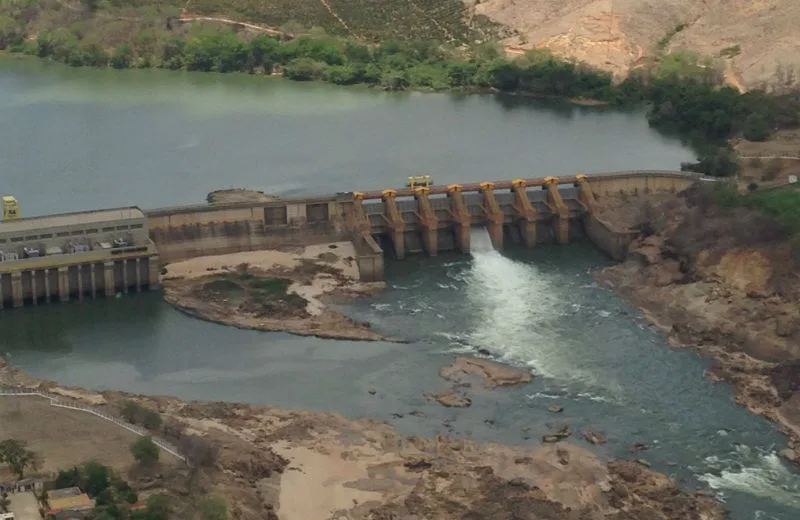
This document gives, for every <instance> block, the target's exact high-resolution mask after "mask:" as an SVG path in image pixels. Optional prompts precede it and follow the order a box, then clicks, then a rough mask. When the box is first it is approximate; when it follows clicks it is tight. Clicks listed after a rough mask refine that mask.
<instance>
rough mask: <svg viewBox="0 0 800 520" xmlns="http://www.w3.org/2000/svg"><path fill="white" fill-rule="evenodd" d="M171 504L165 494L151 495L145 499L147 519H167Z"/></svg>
mask: <svg viewBox="0 0 800 520" xmlns="http://www.w3.org/2000/svg"><path fill="white" fill-rule="evenodd" d="M171 512H172V505H171V504H170V501H169V497H167V496H166V495H151V496H150V497H149V498H148V499H147V520H169V514H170V513H171Z"/></svg>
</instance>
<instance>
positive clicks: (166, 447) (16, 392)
mask: <svg viewBox="0 0 800 520" xmlns="http://www.w3.org/2000/svg"><path fill="white" fill-rule="evenodd" d="M0 396H10V397H25V396H32V397H41V398H43V399H47V400H48V401H49V402H50V406H55V407H57V408H66V409H69V410H78V411H81V412H86V413H89V414H92V415H94V416H96V417H100V418H101V419H105V420H106V421H109V422H112V423H114V424H116V425H117V426H119V427H120V428H125V429H126V430H128V431H129V432H132V433H135V434H136V435H139V436H140V437H145V436H150V437H151V438H152V439H153V443H154V444H155V445H156V446H158V447H159V448H161V449H162V450H163V451H165V452H166V453H169V454H170V455H172V456H173V457H177V458H178V459H180V460H181V461H183V462H186V457H184V456H183V455H181V454H180V452H179V451H178V448H176V447H175V446H173V445H172V444H170V443H168V442H166V441H164V440H161V439H158V438H156V437H153V436H152V434H151V433H150V432H148V431H147V430H145V429H144V428H139V427H138V426H135V425H133V424H130V423H128V422H126V421H123V420H122V419H119V418H117V417H114V416H113V415H109V414H107V413H105V412H102V411H100V410H98V409H96V408H93V407H91V406H88V405H85V404H81V403H78V402H65V401H61V400H59V399H60V396H55V395H53V394H48V393H45V392H42V391H40V390H36V389H32V388H2V387H0Z"/></svg>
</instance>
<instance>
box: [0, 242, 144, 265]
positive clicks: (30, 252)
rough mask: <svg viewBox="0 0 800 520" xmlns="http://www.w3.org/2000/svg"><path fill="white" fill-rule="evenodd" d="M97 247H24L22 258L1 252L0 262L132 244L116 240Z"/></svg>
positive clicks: (68, 245) (98, 244)
mask: <svg viewBox="0 0 800 520" xmlns="http://www.w3.org/2000/svg"><path fill="white" fill-rule="evenodd" d="M95 245H96V246H97V247H94V248H93V247H92V246H89V245H87V244H73V243H70V244H67V248H66V251H64V249H62V248H60V247H58V246H52V247H48V248H47V249H44V250H42V249H40V248H36V247H23V248H22V256H21V257H20V254H19V252H18V251H6V252H4V251H2V250H0V262H12V261H14V260H19V259H20V258H38V257H40V256H55V255H63V254H75V253H86V252H88V251H92V250H93V249H101V250H109V249H115V248H120V247H127V246H129V245H131V244H130V242H129V241H128V240H126V239H124V238H115V239H114V240H113V241H112V242H98V243H97V244H95Z"/></svg>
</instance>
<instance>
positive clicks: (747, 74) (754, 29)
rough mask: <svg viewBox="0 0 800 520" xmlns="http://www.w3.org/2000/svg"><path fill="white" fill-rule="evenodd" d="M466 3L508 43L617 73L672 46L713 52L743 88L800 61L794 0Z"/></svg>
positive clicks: (789, 72) (787, 71) (779, 78)
mask: <svg viewBox="0 0 800 520" xmlns="http://www.w3.org/2000/svg"><path fill="white" fill-rule="evenodd" d="M467 1H468V2H474V3H475V4H476V5H474V6H472V7H471V9H473V10H474V11H475V12H476V13H478V14H482V15H485V16H487V17H488V18H490V19H492V20H494V21H496V22H498V23H501V24H503V25H505V26H507V27H510V28H513V29H515V30H516V31H517V33H518V35H517V36H515V37H513V38H511V39H509V40H508V41H509V44H512V45H519V46H521V47H525V48H527V47H534V46H542V47H548V48H550V49H551V50H552V51H553V52H555V53H556V54H559V55H561V56H571V57H575V58H577V59H579V60H582V61H585V62H587V63H590V64H593V65H595V66H598V67H601V68H603V69H605V70H610V71H612V72H614V73H615V74H616V75H624V74H625V73H627V71H628V70H629V69H630V68H631V67H635V66H636V65H637V64H639V63H641V61H642V60H643V58H646V57H648V56H653V55H654V54H657V53H659V52H662V51H667V52H669V51H671V50H676V49H690V50H692V51H695V52H697V53H698V54H701V55H704V56H710V57H714V58H715V59H716V61H717V62H718V65H719V67H720V68H721V69H723V70H726V72H727V76H728V81H729V82H730V83H732V84H737V83H740V84H741V86H743V87H745V88H748V89H750V88H754V87H758V86H761V85H762V84H763V83H767V84H769V85H770V86H772V85H773V84H775V83H782V84H783V86H784V87H785V86H787V85H785V83H786V80H787V79H791V81H792V82H795V81H796V80H795V79H794V73H793V71H794V70H795V69H797V68H798V65H800V31H798V29H797V28H798V27H800V2H797V1H796V0H756V1H749V0H700V1H697V0H467ZM779 69H783V72H781V71H780V70H779ZM776 72H777V74H776ZM789 76H791V78H788V77H789ZM790 86H793V85H790Z"/></svg>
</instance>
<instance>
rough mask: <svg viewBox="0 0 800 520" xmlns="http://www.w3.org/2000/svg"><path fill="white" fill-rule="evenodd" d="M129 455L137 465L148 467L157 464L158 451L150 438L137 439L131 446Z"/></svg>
mask: <svg viewBox="0 0 800 520" xmlns="http://www.w3.org/2000/svg"><path fill="white" fill-rule="evenodd" d="M131 455H133V458H134V459H136V461H137V462H138V463H140V464H143V465H146V466H149V465H152V464H155V463H156V462H158V456H159V449H158V446H156V444H155V443H154V442H153V438H152V437H150V436H145V437H139V438H138V439H136V441H135V442H134V443H133V444H132V445H131Z"/></svg>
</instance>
